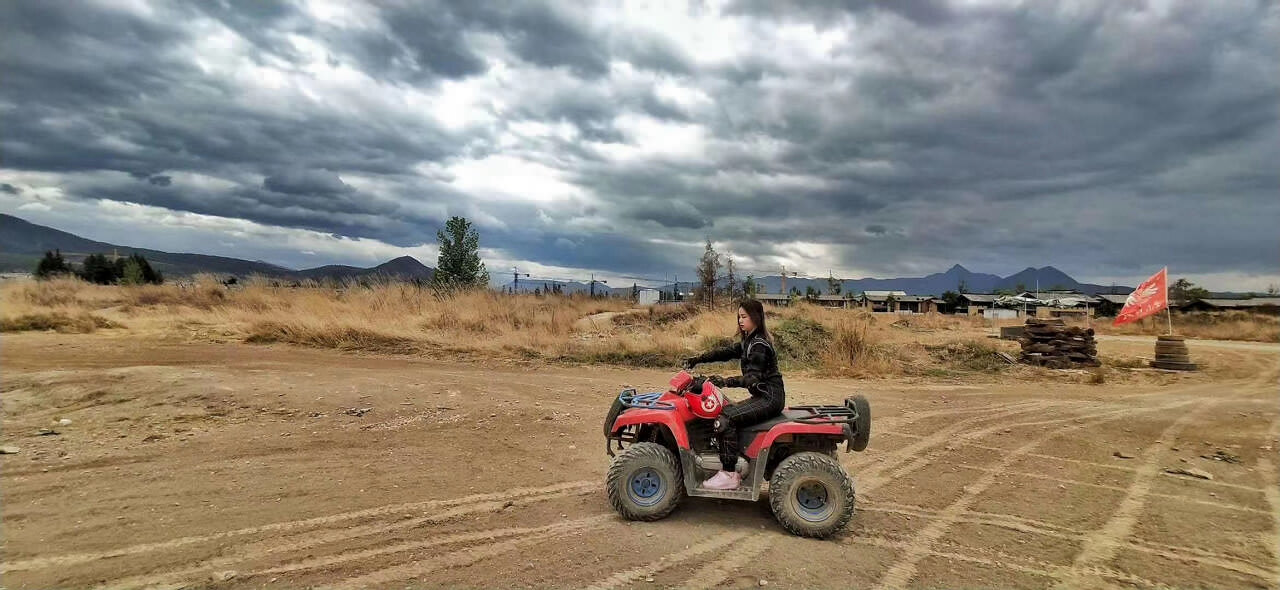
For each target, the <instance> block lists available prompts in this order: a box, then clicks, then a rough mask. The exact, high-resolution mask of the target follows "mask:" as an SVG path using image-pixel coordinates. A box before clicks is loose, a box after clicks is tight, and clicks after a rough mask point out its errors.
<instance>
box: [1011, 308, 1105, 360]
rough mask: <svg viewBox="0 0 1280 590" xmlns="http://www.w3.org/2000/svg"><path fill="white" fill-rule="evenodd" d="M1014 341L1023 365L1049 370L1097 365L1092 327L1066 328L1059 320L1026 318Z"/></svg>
mask: <svg viewBox="0 0 1280 590" xmlns="http://www.w3.org/2000/svg"><path fill="white" fill-rule="evenodd" d="M1018 342H1019V343H1021V344H1022V357H1021V360H1022V362H1024V363H1027V364H1032V365H1038V366H1041V367H1048V368H1050V369H1069V368H1073V367H1097V366H1100V365H1101V363H1099V362H1098V345H1097V343H1095V342H1094V340H1093V328H1079V327H1067V325H1066V323H1065V322H1064V321H1062V320H1060V319H1043V318H1028V319H1027V323H1026V326H1025V327H1024V329H1023V332H1022V337H1021V338H1019V339H1018Z"/></svg>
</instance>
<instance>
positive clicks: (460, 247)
mask: <svg viewBox="0 0 1280 590" xmlns="http://www.w3.org/2000/svg"><path fill="white" fill-rule="evenodd" d="M436 239H438V240H439V241H440V255H439V256H438V257H437V258H436V274H435V281H436V284H437V285H441V286H445V287H459V288H476V287H483V286H485V285H488V284H489V271H488V270H485V267H484V262H483V261H481V260H480V234H479V232H477V231H476V230H475V227H474V226H472V224H471V222H470V221H467V219H466V218H465V217H458V216H454V217H451V218H449V221H448V222H446V223H445V225H444V230H443V231H437V232H436Z"/></svg>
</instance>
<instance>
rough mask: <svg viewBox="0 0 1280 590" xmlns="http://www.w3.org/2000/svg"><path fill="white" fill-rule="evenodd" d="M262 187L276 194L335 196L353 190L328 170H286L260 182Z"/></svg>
mask: <svg viewBox="0 0 1280 590" xmlns="http://www.w3.org/2000/svg"><path fill="white" fill-rule="evenodd" d="M262 187H263V188H265V189H267V190H269V191H275V192H277V193H289V194H294V195H305V194H308V193H315V194H320V195H337V194H341V193H349V192H352V191H353V190H354V189H352V188H351V186H350V185H348V184H347V183H345V182H342V179H341V178H338V175H337V174H334V173H332V172H329V171H328V170H286V171H283V172H280V173H278V174H273V175H271V176H268V177H266V178H264V179H263V180H262Z"/></svg>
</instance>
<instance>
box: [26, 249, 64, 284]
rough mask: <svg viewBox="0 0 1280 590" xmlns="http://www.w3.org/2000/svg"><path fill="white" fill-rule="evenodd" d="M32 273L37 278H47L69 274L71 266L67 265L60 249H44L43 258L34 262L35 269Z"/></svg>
mask: <svg viewBox="0 0 1280 590" xmlns="http://www.w3.org/2000/svg"><path fill="white" fill-rule="evenodd" d="M32 274H34V275H35V277H36V278H37V279H48V278H53V277H57V276H61V275H68V274H71V267H70V266H67V261H66V260H64V259H63V258H62V250H54V251H52V252H48V251H46V252H45V253H44V258H41V259H40V262H38V263H36V270H35V272H34V273H32Z"/></svg>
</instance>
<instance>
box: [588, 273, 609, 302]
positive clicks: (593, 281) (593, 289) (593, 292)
mask: <svg viewBox="0 0 1280 590" xmlns="http://www.w3.org/2000/svg"><path fill="white" fill-rule="evenodd" d="M596 283H601V284H604V285H608V284H609V281H597V280H596V273H591V297H593V298H594V297H595V296H596Z"/></svg>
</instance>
